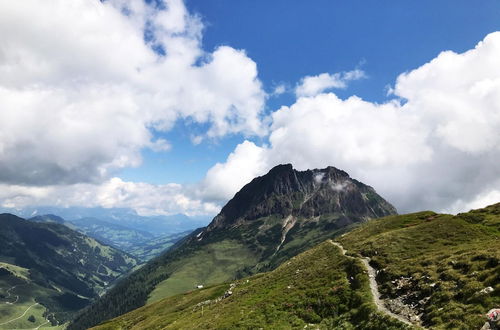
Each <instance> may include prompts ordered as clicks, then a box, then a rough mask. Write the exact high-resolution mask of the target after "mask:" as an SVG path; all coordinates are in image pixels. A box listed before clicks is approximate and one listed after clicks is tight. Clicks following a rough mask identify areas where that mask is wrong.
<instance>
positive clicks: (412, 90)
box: [0, 0, 500, 216]
mask: <svg viewBox="0 0 500 330" xmlns="http://www.w3.org/2000/svg"><path fill="white" fill-rule="evenodd" d="M497 31H500V2H498V1H496V0H484V1H482V2H481V6H478V5H477V4H476V3H474V2H471V1H461V0H447V1H427V0H426V1H399V0H398V1H396V0H392V1H389V0H386V1H371V0H369V1H360V0H358V1H340V0H338V1H337V0H335V1H332V0H315V1H299V0H286V1H285V0H275V1H264V0H255V1H244V0H238V1H235V0H185V1H181V0H168V1H161V0H148V1H143V0H134V1H132V0H130V1H125V0H109V1H98V0H74V1H71V2H68V1H64V0H44V1H42V0H38V1H36V0H27V1H23V2H11V1H2V2H0V40H1V42H0V206H1V207H12V208H19V209H22V208H23V207H27V206H36V205H44V206H47V205H52V206H59V207H69V206H84V207H96V206H100V207H128V208H132V209H134V210H136V211H137V212H138V213H140V214H144V215H153V214H176V213H184V214H188V215H207V216H213V215H215V214H216V213H217V212H218V211H219V210H220V208H221V206H223V205H224V203H225V202H227V201H228V200H229V199H230V198H231V197H232V196H233V195H234V193H236V192H237V191H238V190H239V189H240V188H241V187H242V186H243V185H244V184H246V183H247V182H249V181H250V180H251V179H252V178H253V177H255V176H258V175H263V174H265V173H266V172H267V171H268V170H269V169H270V168H272V167H273V166H275V165H277V164H280V163H292V164H293V166H294V167H295V168H296V169H298V170H305V169H313V168H324V167H326V166H335V167H337V168H341V169H343V170H345V171H347V172H348V173H349V174H350V175H351V176H352V177H354V178H356V179H358V180H360V181H362V182H364V183H366V184H369V185H371V186H373V187H374V188H375V189H376V190H377V192H379V193H380V194H381V195H382V196H383V197H385V198H386V199H387V200H388V201H390V202H391V203H393V204H394V205H395V206H396V207H397V209H398V210H399V211H400V212H412V211H419V210H424V209H432V210H435V211H443V212H452V213H456V212H462V211H468V210H469V209H471V208H478V207H483V206H486V205H488V204H491V203H495V202H500V166H499V165H498V164H500V133H499V132H500V32H497Z"/></svg>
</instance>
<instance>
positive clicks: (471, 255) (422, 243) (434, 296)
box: [339, 204, 500, 329]
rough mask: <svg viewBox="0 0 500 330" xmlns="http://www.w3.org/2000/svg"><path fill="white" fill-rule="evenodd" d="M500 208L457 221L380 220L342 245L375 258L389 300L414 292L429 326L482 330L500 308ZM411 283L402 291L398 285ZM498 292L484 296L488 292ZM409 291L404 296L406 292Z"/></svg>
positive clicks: (430, 217) (430, 215)
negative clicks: (488, 314) (491, 312)
mask: <svg viewBox="0 0 500 330" xmlns="http://www.w3.org/2000/svg"><path fill="white" fill-rule="evenodd" d="M499 224H500V204H497V205H493V206H490V207H488V208H486V209H482V210H477V211H472V212H469V213H465V214H460V215H457V216H452V215H446V214H436V213H434V212H419V213H414V214H408V215H402V216H391V217H386V218H382V219H377V220H374V221H371V222H368V223H366V224H365V225H363V226H361V227H359V228H357V229H355V230H353V231H352V232H350V233H348V234H346V235H345V236H343V237H342V238H340V239H339V241H340V242H341V243H342V244H343V245H344V247H345V248H346V249H347V250H350V251H351V252H354V253H356V254H359V255H363V256H369V257H371V259H372V264H373V266H374V267H375V268H377V269H379V270H380V273H379V275H378V276H377V281H378V282H379V284H381V292H382V293H383V294H385V295H386V296H387V297H389V298H394V297H396V296H398V295H401V293H413V296H414V297H415V300H421V299H424V298H425V299H427V301H428V302H427V303H425V304H423V306H422V311H423V317H422V319H423V321H424V324H425V325H427V326H429V327H432V328H438V329H441V328H442V329H447V328H463V329H473V328H477V329H479V328H480V327H481V325H482V324H483V323H484V321H485V319H484V316H483V315H484V314H485V313H486V312H487V311H488V310H489V309H490V308H494V307H496V308H498V307H499V306H500V266H499V262H500V232H499ZM401 277H406V278H411V281H410V283H409V285H407V287H406V288H403V289H397V287H396V285H395V283H394V282H393V281H395V280H397V279H398V278H401ZM490 286H491V287H492V288H493V289H494V291H493V292H491V293H489V294H481V293H480V291H481V290H482V289H484V288H486V287H490ZM402 291H403V292H402Z"/></svg>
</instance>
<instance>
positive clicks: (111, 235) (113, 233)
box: [29, 214, 191, 262]
mask: <svg viewBox="0 0 500 330" xmlns="http://www.w3.org/2000/svg"><path fill="white" fill-rule="evenodd" d="M29 220H30V221H35V222H56V223H59V224H63V225H65V226H67V227H69V228H71V229H73V230H77V231H79V232H82V233H84V234H85V235H87V236H90V237H92V238H94V239H96V240H98V241H99V242H102V243H104V244H107V245H111V246H113V247H115V248H117V249H119V250H122V251H125V252H127V253H129V254H131V255H133V256H134V257H136V258H137V259H138V260H140V261H141V262H146V261H148V260H150V259H152V258H154V257H156V256H157V255H159V254H160V253H162V252H163V251H164V250H166V249H167V248H169V247H170V246H172V245H173V244H175V242H177V241H178V240H179V239H181V238H182V237H184V236H186V235H188V234H189V233H190V232H191V230H190V231H185V232H180V233H176V234H163V235H162V236H159V235H157V234H156V235H153V234H152V233H150V232H147V231H143V230H137V229H132V228H128V227H126V226H122V225H118V224H114V223H110V222H107V221H103V220H99V219H96V218H78V219H74V220H71V221H66V220H64V219H63V218H61V217H59V216H56V215H53V214H45V215H37V216H35V217H32V218H30V219H29Z"/></svg>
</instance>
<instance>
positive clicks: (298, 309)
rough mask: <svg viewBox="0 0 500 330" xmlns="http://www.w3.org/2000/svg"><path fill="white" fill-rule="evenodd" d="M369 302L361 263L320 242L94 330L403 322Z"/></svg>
mask: <svg viewBox="0 0 500 330" xmlns="http://www.w3.org/2000/svg"><path fill="white" fill-rule="evenodd" d="M228 291H231V293H232V294H231V295H229V293H228ZM371 301H372V300H371V295H370V291H369V287H368V278H367V277H366V276H365V275H363V266H362V265H361V263H360V262H359V261H357V260H353V259H350V258H347V257H345V256H342V255H341V253H340V250H339V249H338V248H337V247H336V246H334V245H333V244H331V243H330V242H325V243H322V244H321V245H319V246H317V247H315V248H313V249H311V250H309V251H307V252H305V253H302V254H300V255H298V256H296V257H294V258H292V259H291V260H290V261H288V262H286V263H284V264H283V265H281V266H280V267H278V268H277V269H275V270H274V271H271V272H269V273H263V274H259V275H255V276H252V277H249V278H244V279H242V280H238V281H235V282H233V283H230V284H229V283H228V284H222V285H216V286H212V287H209V288H205V289H201V290H194V291H192V292H189V293H186V294H180V295H176V296H174V297H171V298H167V299H163V300H161V301H159V302H156V303H154V304H150V305H147V306H145V307H142V308H140V309H137V310H135V311H133V312H130V313H128V314H125V315H123V316H121V317H119V318H116V319H114V320H111V321H108V322H106V323H104V324H103V325H101V326H98V327H96V328H95V329H100V330H108V329H109V330H111V329H235V328H245V329H258V328H265V329H286V328H290V327H293V328H297V329H304V328H317V326H320V328H323V329H331V328H336V329H341V328H343V329H352V328H353V325H354V324H356V325H357V326H356V328H359V329H381V328H384V329H402V328H404V327H405V325H404V324H402V323H400V322H399V321H397V320H394V319H391V318H388V317H386V316H383V315H380V314H378V313H376V312H375V307H374V305H373V304H372V302H371Z"/></svg>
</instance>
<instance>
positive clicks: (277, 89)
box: [272, 84, 287, 95]
mask: <svg viewBox="0 0 500 330" xmlns="http://www.w3.org/2000/svg"><path fill="white" fill-rule="evenodd" d="M286 89H287V88H286V85H285V84H279V85H277V86H276V87H274V90H273V93H272V95H282V94H284V93H286Z"/></svg>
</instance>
